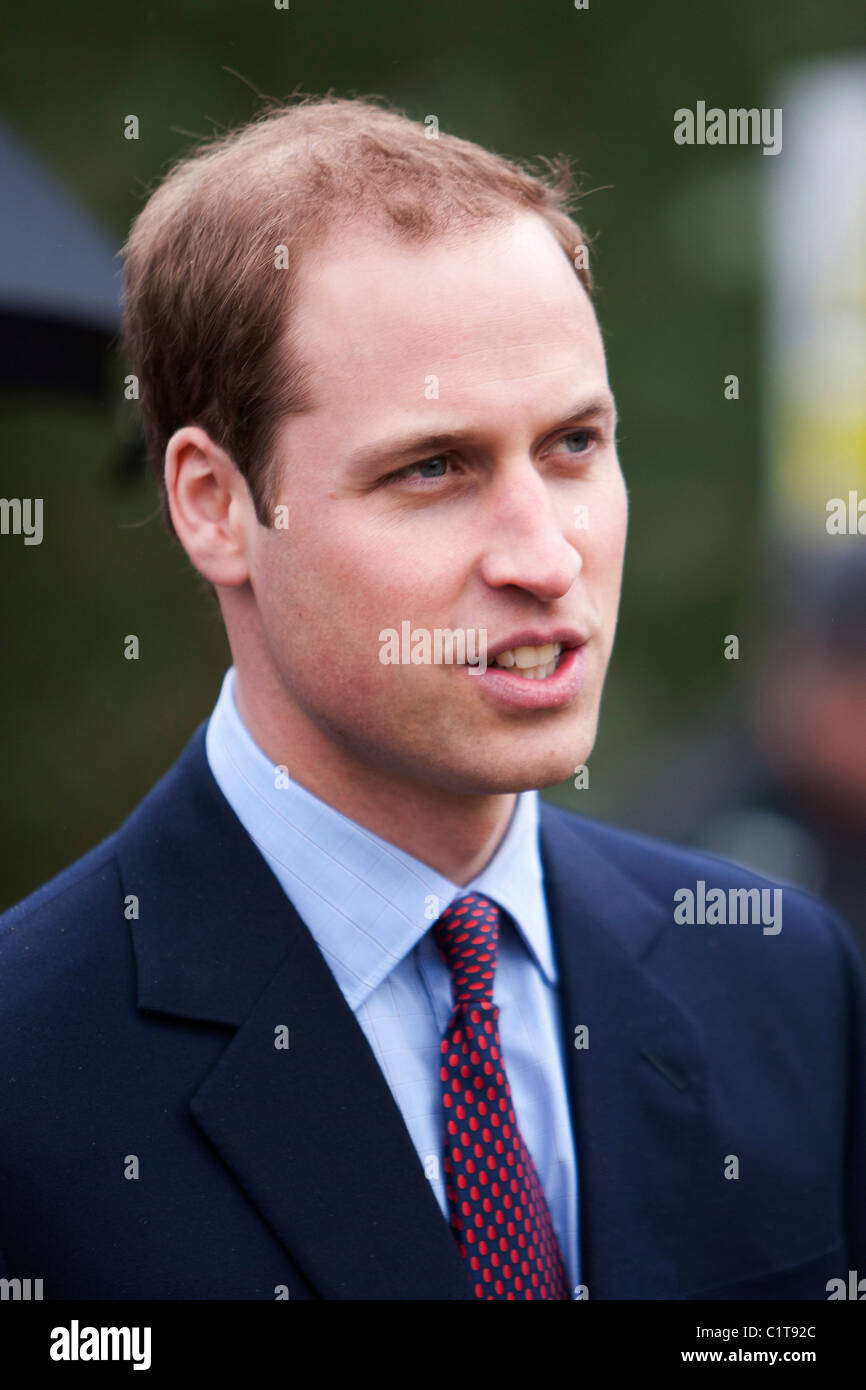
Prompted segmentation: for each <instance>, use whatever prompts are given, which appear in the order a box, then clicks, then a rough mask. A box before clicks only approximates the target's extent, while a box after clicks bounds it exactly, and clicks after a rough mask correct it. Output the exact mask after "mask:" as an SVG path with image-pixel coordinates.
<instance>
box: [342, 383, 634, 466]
mask: <svg viewBox="0 0 866 1390" xmlns="http://www.w3.org/2000/svg"><path fill="white" fill-rule="evenodd" d="M579 420H580V421H583V420H607V421H609V422H610V425H611V428H614V427H615V426H616V421H617V413H616V404H615V402H614V398H613V396H612V395H610V394H608V393H605V394H604V395H601V396H593V397H592V398H590V399H583V400H579V401H577V402H576V404H575V405H573V406H572V408H571V409H570V410H566V411H565V413H564V414H563V415H561V416H560V417H559V419H558V421H557V423H556V424H554V425H551V426H550V428H551V429H557V428H562V426H563V425H568V424H570V423H572V422H575V421H579ZM477 433H478V432H477V430H475V429H466V430H439V431H437V432H436V433H435V434H405V435H397V436H394V437H393V438H391V439H383V440H381V441H380V442H379V443H377V444H364V445H363V446H362V447H361V448H360V449H356V450H355V452H354V453H353V454H350V456H349V459H348V461H347V463H346V469H347V471H348V472H352V473H363V472H365V471H366V470H367V469H368V468H371V467H373V466H376V465H378V466H380V467H390V466H394V465H397V466H399V464H400V463H401V462H403V461H407V462H412V461H413V460H418V459H422V458H424V457H425V456H426V457H430V456H431V455H432V454H435V453H436V452H441V451H442V450H443V449H453V448H455V447H457V446H458V445H460V444H466V443H467V442H468V441H469V442H471V441H472V440H473V439H474V438H476V437H477Z"/></svg>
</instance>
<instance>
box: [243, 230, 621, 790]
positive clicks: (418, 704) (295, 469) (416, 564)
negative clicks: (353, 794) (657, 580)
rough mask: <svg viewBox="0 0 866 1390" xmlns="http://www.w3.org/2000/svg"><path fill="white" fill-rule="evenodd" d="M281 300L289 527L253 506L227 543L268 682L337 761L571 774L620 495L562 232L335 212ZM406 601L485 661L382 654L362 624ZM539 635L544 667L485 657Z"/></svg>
mask: <svg viewBox="0 0 866 1390" xmlns="http://www.w3.org/2000/svg"><path fill="white" fill-rule="evenodd" d="M297 314H298V323H299V332H300V342H301V344H302V351H303V353H304V356H305V358H306V359H307V360H308V361H309V362H310V363H312V364H314V378H313V391H314V394H315V396H316V400H317V404H316V408H315V409H313V410H311V411H309V412H307V413H305V414H303V415H300V416H295V417H292V418H290V419H288V420H286V421H285V423H284V425H283V427H282V429H281V433H280V435H279V439H278V446H277V463H278V466H279V469H280V473H279V485H278V488H277V501H278V503H280V504H285V505H286V506H287V507H288V509H289V513H288V515H289V525H288V529H280V528H279V527H277V528H268V527H261V528H260V529H259V530H258V531H257V533H256V536H255V542H254V550H253V554H252V555H251V556H250V561H251V582H252V587H253V592H254V594H255V599H256V604H257V609H258V614H259V617H260V621H261V624H262V630H263V635H264V639H265V644H266V647H267V650H268V653H269V659H270V661H271V662H272V663H273V668H274V673H275V678H276V680H277V681H278V683H279V687H278V688H279V689H280V696H281V700H285V699H287V700H288V701H289V703H290V706H291V707H294V709H295V710H296V711H298V712H300V713H299V717H300V718H301V725H302V727H303V724H304V723H305V722H307V721H309V722H311V723H312V725H314V726H315V728H316V729H317V730H318V731H319V733H320V734H324V735H325V736H326V737H327V738H328V740H329V741H330V742H331V743H336V744H337V746H338V747H339V749H340V751H341V756H343V757H345V756H346V755H349V757H350V758H351V759H352V760H353V761H357V764H358V774H359V776H363V768H364V766H369V765H370V764H373V765H375V766H376V767H377V768H378V769H380V770H386V771H389V772H392V773H393V774H394V775H395V777H398V778H401V779H406V778H409V779H411V780H413V781H416V782H419V783H426V784H428V785H430V786H437V787H444V788H448V789H449V790H452V791H458V792H470V793H491V792H510V791H519V790H523V789H525V788H527V787H536V786H545V785H550V784H552V783H554V782H557V781H561V780H562V779H564V778H566V777H568V776H570V775H572V774H573V771H574V769H575V767H576V766H577V765H578V764H581V763H583V762H585V761H586V760H587V758H588V756H589V753H590V750H591V748H592V745H593V742H594V738H595V730H596V723H597V718H598V708H599V700H600V697H601V690H602V684H603V681H604V676H605V671H606V668H607V664H608V659H609V657H610V652H611V646H612V644H613V637H614V628H615V625H616V616H617V608H618V603H619V592H620V578H621V570H622V560H623V549H624V544H625V533H626V516H627V503H626V492H625V485H624V483H623V478H622V474H621V472H620V468H619V463H618V460H617V455H616V449H615V442H614V417H613V402H612V398H611V394H610V388H609V385H608V381H607V371H606V367H605V360H604V350H603V347H602V342H601V338H600V335H599V330H598V326H597V323H596V319H595V314H594V312H593V309H592V306H591V304H590V301H589V299H588V297H587V295H586V293H585V291H584V290H583V288H582V286H581V285H580V283H579V281H578V280H577V278H576V276H575V274H574V271H573V270H572V268H571V266H570V265H569V263H568V261H567V259H566V257H565V256H564V254H563V252H562V250H561V248H560V247H559V245H558V244H557V242H556V241H555V239H554V238H553V236H552V234H551V233H550V232H549V231H548V229H547V228H546V226H545V225H544V223H543V222H542V221H541V220H540V219H539V218H537V217H536V216H535V215H534V214H528V215H522V216H519V217H517V218H516V219H514V220H513V221H511V222H508V223H503V224H494V225H491V226H488V227H487V228H486V229H485V230H484V232H483V234H481V235H479V236H477V237H476V238H474V239H461V240H451V241H447V242H446V241H442V242H437V243H436V244H434V245H431V246H427V247H416V246H405V245H402V244H392V243H391V242H389V241H388V240H387V239H386V238H385V236H384V234H382V233H378V232H376V231H375V230H373V229H370V230H368V231H367V232H365V233H364V234H363V235H358V234H357V233H356V232H355V231H354V230H353V231H352V232H351V234H347V235H346V237H345V240H344V241H343V242H340V241H337V240H333V241H332V242H331V243H330V244H328V245H326V246H324V247H323V248H321V249H320V251H319V252H318V254H317V256H316V258H315V260H314V261H311V262H308V263H307V264H306V265H305V266H304V268H303V271H302V275H301V286H300V300H299V303H298V308H297ZM405 622H408V624H409V625H410V628H411V630H412V631H417V630H419V629H426V630H427V631H429V632H430V633H431V635H432V634H433V633H434V632H435V630H436V629H437V628H438V629H451V630H455V629H463V630H464V631H466V630H469V629H474V630H476V631H477V630H482V629H483V630H486V642H487V649H488V653H489V655H488V657H487V661H488V663H489V664H488V669H487V671H486V673H484V674H483V675H479V674H472V673H471V672H470V668H469V667H468V666H466V665H455V664H447V663H442V664H422V665H415V664H383V663H382V661H381V660H380V652H381V651H382V649H383V643H382V641H381V640H380V633H381V632H382V631H383V630H384V629H394V630H396V631H397V632H398V633H400V632H401V625H402V624H403V623H405ZM557 633H561V634H563V635H564V637H565V645H564V650H563V652H562V654H561V655H560V656H559V658H558V663H557V670H556V671H555V672H554V673H553V674H552V675H547V676H546V677H542V678H541V679H537V680H533V679H530V678H529V677H527V676H523V675H519V674H517V670H518V669H521V668H520V667H518V666H509V667H508V668H507V669H505V668H503V667H500V666H498V665H497V664H496V663H495V660H494V654H495V653H496V652H497V651H498V650H499V649H500V648H501V647H502V646H504V645H506V644H507V645H508V646H510V647H512V648H515V647H524V648H525V647H527V646H535V645H542V644H543V642H544V639H546V638H547V637H550V636H555V635H556V634H557ZM576 643H579V644H580V649H579V650H574V649H573V648H574V644H576ZM446 650H447V648H446ZM516 655H517V660H518V662H522V661H525V660H528V659H530V658H532V656H533V654H532V653H531V652H530V653H527V652H526V651H522V652H521V651H518V652H517V653H516ZM535 655H536V656H539V657H540V658H541V660H542V662H544V661H546V662H547V663H548V664H547V666H546V667H545V669H547V670H549V669H550V660H551V654H550V653H549V652H548V653H544V652H542V653H536V654H535ZM503 660H504V661H506V662H507V661H508V656H507V655H506V656H505V657H504V658H503Z"/></svg>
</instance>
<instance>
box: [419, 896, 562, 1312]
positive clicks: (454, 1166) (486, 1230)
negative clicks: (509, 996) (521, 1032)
mask: <svg viewBox="0 0 866 1390" xmlns="http://www.w3.org/2000/svg"><path fill="white" fill-rule="evenodd" d="M499 917H500V914H499V908H498V907H497V906H496V904H495V903H493V902H491V901H490V899H489V898H485V897H483V896H482V894H480V893H466V894H465V895H464V896H463V897H462V898H457V899H456V900H455V901H454V902H453V903H452V904H451V906H450V907H449V908H447V909H446V911H445V912H443V914H442V916H441V917H440V918H439V920H438V921H437V922H436V923H435V924H434V927H433V934H434V937H435V939H436V943H437V945H438V947H439V950H440V951H441V953H442V955H443V957H444V959H445V963H446V964H447V966H448V968H449V970H450V971H451V983H452V988H453V992H454V1012H453V1013H452V1015H451V1019H450V1021H449V1024H448V1027H447V1028H446V1030H445V1036H444V1037H443V1039H442V1043H441V1054H442V1058H441V1067H440V1070H439V1075H440V1077H441V1080H442V1104H443V1107H444V1112H445V1140H444V1168H445V1186H446V1191H447V1193H448V1207H449V1210H450V1213H451V1227H452V1229H453V1231H454V1235H455V1236H456V1238H457V1244H458V1247H459V1249H460V1254H461V1255H462V1257H463V1259H464V1261H465V1263H466V1268H467V1269H468V1271H469V1276H470V1278H471V1280H472V1286H473V1288H474V1290H475V1294H476V1296H477V1297H478V1298H486V1299H491V1298H492V1299H499V1298H501V1299H522V1298H526V1299H536V1298H560V1299H562V1298H568V1297H569V1287H568V1280H567V1278H566V1274H565V1268H564V1265H563V1260H562V1254H561V1252H560V1249H559V1244H558V1242H557V1239H556V1233H555V1231H554V1229H553V1222H552V1221H551V1219H550V1211H549V1209H548V1206H547V1202H546V1200H545V1197H544V1192H543V1190H542V1187H541V1183H540V1181H539V1178H538V1174H537V1172H536V1171H535V1164H534V1163H533V1161H532V1155H531V1154H530V1152H529V1150H528V1149H527V1147H526V1144H525V1143H524V1142H523V1135H522V1134H521V1133H520V1130H519V1128H518V1125H517V1120H516V1118H515V1115H514V1104H513V1101H512V1099H511V1087H510V1086H509V1084H508V1078H507V1077H506V1075H505V1062H504V1060H503V1057H502V1044H501V1042H500V1038H499V1009H498V1008H497V1007H496V1005H495V1004H494V1002H493V976H494V974H495V971H496V950H497V944H498V939H499Z"/></svg>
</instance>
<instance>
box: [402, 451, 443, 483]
mask: <svg viewBox="0 0 866 1390" xmlns="http://www.w3.org/2000/svg"><path fill="white" fill-rule="evenodd" d="M440 464H441V465H442V466H443V467H445V468H447V467H448V460H447V458H445V457H444V455H442V454H440V455H439V456H438V458H434V459H425V460H424V462H423V463H413V465H412V469H411V471H412V472H414V471H415V469H421V468H437V467H439V465H440ZM422 476H423V477H425V478H441V477H442V476H443V474H442V473H425V474H423V475H422Z"/></svg>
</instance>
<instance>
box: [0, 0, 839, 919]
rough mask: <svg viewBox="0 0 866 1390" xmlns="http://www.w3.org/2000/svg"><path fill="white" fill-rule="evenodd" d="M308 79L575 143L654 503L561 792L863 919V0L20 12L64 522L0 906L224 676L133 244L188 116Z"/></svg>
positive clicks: (2, 265)
mask: <svg viewBox="0 0 866 1390" xmlns="http://www.w3.org/2000/svg"><path fill="white" fill-rule="evenodd" d="M295 89H300V90H302V91H306V92H322V91H325V90H328V89H332V90H333V91H334V92H335V93H336V94H338V95H343V96H345V95H352V94H353V93H355V94H369V93H379V94H382V95H384V96H386V97H388V98H389V99H391V100H392V101H393V102H395V103H396V104H397V105H399V106H401V107H403V108H404V109H405V110H406V111H407V113H408V114H409V115H410V116H413V117H415V118H416V119H418V120H421V121H423V119H424V117H425V116H426V115H428V114H431V113H432V114H435V115H436V116H437V117H438V120H439V123H440V127H441V128H442V129H443V130H444V131H449V132H453V133H456V134H459V135H462V136H466V137H468V138H471V139H475V140H477V141H479V142H481V143H482V144H484V145H488V146H490V147H492V148H493V149H495V150H497V151H498V152H500V153H503V154H506V155H510V156H513V157H517V158H533V157H535V156H538V155H542V154H543V155H547V156H553V155H556V154H558V153H565V154H568V155H569V156H570V157H571V158H572V161H573V165H574V167H575V169H576V170H577V171H578V172H579V173H580V174H581V176H582V177H581V182H582V185H583V187H584V189H585V190H587V193H588V196H587V197H586V198H585V201H584V203H583V205H582V209H581V213H580V214H579V215H580V216H581V219H582V222H583V224H584V226H585V228H586V229H587V231H588V232H589V234H590V236H591V237H592V238H593V258H592V266H593V272H594V275H595V278H596V281H597V285H598V292H597V299H596V306H597V311H598V314H599V317H600V321H601V324H602V329H603V332H604V336H605V341H606V345H607V352H608V364H609V370H610V377H611V381H612V384H613V387H614V391H615V393H616V396H617V401H618V406H619V411H620V415H621V420H622V425H621V434H620V458H621V462H622V465H623V470H624V472H625V475H626V479H627V482H628V485H629V490H630V499H631V523H630V526H631V531H630V541H629V552H628V558H627V563H626V574H625V584H624V592H623V603H622V611H621V618H620V627H619V635H618V638H617V647H616V650H615V653H614V660H613V664H612V667H611V674H610V676H609V679H608V684H607V689H606V695H605V700H604V703H603V713H602V722H601V728H600V734H599V740H598V744H597V747H596V749H595V752H594V753H593V756H592V759H591V763H590V766H589V785H588V786H581V787H580V789H578V788H576V787H575V786H573V785H572V784H571V783H564V784H562V785H561V786H559V787H557V788H553V789H551V790H550V791H548V792H546V793H545V795H546V796H549V797H550V798H551V799H552V800H554V801H557V802H559V803H561V804H564V805H568V806H571V807H572V808H574V809H576V810H578V811H581V812H584V813H586V814H588V815H592V816H600V817H602V818H604V819H609V820H612V821H615V822H618V823H620V824H622V825H626V826H629V827H632V828H635V829H638V830H642V831H645V832H646V833H649V834H653V835H661V836H666V837H671V838H676V839H678V840H680V841H682V842H684V843H689V844H694V845H701V846H703V847H705V848H709V849H711V850H714V851H715V852H717V853H720V854H723V855H726V856H728V857H732V858H735V859H737V860H739V861H740V862H742V863H744V864H747V865H749V866H750V867H756V868H759V869H761V870H762V871H763V872H766V873H770V874H771V875H773V876H774V877H776V878H778V879H779V881H781V882H796V883H800V884H802V885H803V886H805V887H807V888H808V889H810V891H813V892H817V893H819V894H821V895H823V896H825V897H826V898H827V899H828V900H829V901H831V902H832V903H834V904H835V905H836V906H837V907H839V909H840V910H841V911H843V912H844V913H845V914H846V915H847V916H848V919H849V920H850V921H851V923H852V925H853V926H854V927H855V929H856V930H857V931H858V932H859V933H860V939H861V941H862V942H863V944H864V946H866V914H864V910H863V903H864V890H866V879H864V865H866V561H864V554H866V389H864V388H866V32H864V24H863V10H862V5H861V4H860V3H859V0H762V3H760V4H755V3H754V0H728V3H726V4H725V5H716V4H710V3H708V0H701V2H700V3H695V0H661V3H648V2H644V3H641V0H590V4H589V7H588V8H587V9H583V10H578V9H576V8H575V6H574V4H573V2H572V0H555V2H552V0H535V3H533V4H532V5H527V4H523V3H518V0H499V3H497V4H491V3H489V2H488V0H478V3H476V4H474V5H466V4H465V3H463V2H461V3H455V0H438V3H437V4H436V5H435V6H407V5H405V3H400V0H369V3H366V4H359V3H357V0H355V2H354V3H352V2H351V0H342V3H341V2H340V0H317V2H316V3H313V0H291V3H290V7H289V8H287V9H277V8H276V6H275V5H274V4H273V3H269V0H256V3H253V0H231V3H229V0H207V3H205V0H181V3H179V4H177V3H176V4H166V3H162V2H161V3H155V4H147V3H145V4H141V5H137V6H127V7H124V8H123V10H122V11H118V8H117V6H116V5H115V4H113V3H109V0H79V3H78V4H77V5H76V6H75V7H74V10H72V9H67V8H64V7H63V6H61V5H60V4H51V3H49V4H46V5H40V6H38V7H35V8H33V9H31V10H29V11H27V10H24V9H23V8H21V9H18V10H17V12H16V13H15V14H14V15H13V16H12V17H11V18H10V19H9V20H7V25H6V35H5V41H4V45H3V49H2V54H0V93H2V96H0V192H2V209H3V210H2V217H0V224H2V230H0V252H2V255H0V441H2V452H0V458H2V484H0V492H2V495H3V497H4V498H7V499H11V498H42V499H43V502H44V537H43V540H42V543H41V544H40V545H25V544H24V539H23V537H22V536H21V535H15V534H5V535H0V605H2V608H0V614H2V642H3V648H2V652H3V674H2V694H3V700H4V718H3V721H2V727H0V758H2V769H3V775H2V788H0V822H2V824H0V834H2V843H3V853H2V856H0V859H2V863H0V908H2V907H5V906H8V905H9V904H11V903H12V902H14V901H16V900H17V899H18V898H20V897H22V896H23V895H24V894H25V893H26V892H28V891H30V890H31V889H33V888H34V887H36V886H37V885H38V884H40V883H41V882H43V881H44V880H45V879H47V878H48V877H49V876H51V875H52V874H54V873H55V872H56V871H58V870H59V869H60V868H62V867H63V866H65V865H66V864H68V863H70V862H71V861H72V860H73V859H74V858H76V857H77V856H78V855H80V854H81V853H83V852H84V851H85V850H87V849H88V848H90V847H91V846H92V845H93V844H95V843H96V842H97V841H98V840H99V839H101V838H103V837H104V836H105V835H107V834H109V833H110V832H111V831H112V830H114V829H115V828H116V827H117V825H118V824H119V823H120V821H121V820H122V819H123V817H124V816H125V815H126V814H127V813H128V812H129V811H130V810H131V809H132V807H133V806H134V805H135V804H136V802H137V801H138V800H139V799H140V798H141V797H142V796H143V795H144V793H145V792H146V791H147V790H148V789H149V788H150V786H151V785H152V784H153V783H154V781H155V780H156V779H157V777H158V776H159V775H160V774H161V773H162V772H163V771H164V769H165V768H166V767H167V766H168V765H169V763H170V762H171V761H172V760H173V759H174V758H175V756H176V755H177V754H178V752H179V751H180V749H181V748H182V747H183V745H184V744H185V742H186V741H187V738H188V737H189V735H190V734H191V732H192V731H193V729H194V728H195V726H196V725H197V724H198V723H199V722H200V721H201V720H202V719H204V718H206V717H207V715H208V713H209V712H210V709H211V707H212V705H213V702H214V700H215V698H216V695H217V693H218V689H219V683H220V680H221V677H222V674H223V672H224V670H225V668H226V666H227V665H228V662H229V652H228V647H227V644H226V642H225V638H224V635H223V631H222V626H221V623H220V620H219V615H218V612H217V610H216V607H215V605H214V604H213V602H212V601H211V600H210V599H209V598H208V597H207V596H206V594H205V592H204V589H203V586H202V585H201V583H200V582H199V581H198V579H197V577H196V575H195V574H194V572H193V571H192V569H191V567H190V566H189V564H188V562H187V560H186V557H185V556H184V554H183V552H182V551H181V550H180V548H179V547H177V546H176V545H175V544H173V543H172V542H171V541H170V540H169V539H168V537H167V535H166V534H165V532H164V529H163V525H162V522H161V520H160V516H159V511H158V504H157V494H156V489H155V485H154V483H153V480H152V479H151V477H150V475H149V473H148V472H147V470H146V468H145V466H144V463H143V455H142V453H141V449H140V446H139V443H138V436H137V430H136V421H135V415H134V412H135V410H136V406H135V404H134V403H133V402H129V401H127V400H125V398H124V389H123V376H124V364H123V362H122V360H121V359H120V357H119V355H118V352H117V343H116V337H115V335H116V330H117V325H118V317H119V296H120V262H119V260H118V259H117V252H118V250H119V248H120V246H121V244H122V242H123V239H124V237H125V234H126V231H127V228H128V226H129V223H130V221H131V219H132V217H133V216H134V215H135V213H136V212H137V211H138V209H139V208H140V206H141V205H142V202H143V200H144V198H145V197H146V193H147V190H148V187H149V186H150V185H151V184H152V182H153V181H154V180H155V179H156V178H157V177H158V176H159V174H160V172H161V171H162V170H164V169H165V167H166V164H167V162H168V161H170V160H171V159H173V158H174V157H176V156H177V155H178V154H180V153H181V152H183V151H184V150H185V149H187V148H188V146H189V144H190V143H191V139H192V138H194V137H195V136H202V135H209V134H211V133H212V132H213V131H214V130H221V129H224V128H227V127H231V126H234V125H236V124H238V123H240V122H243V121H244V120H246V119H248V118H249V117H250V116H252V115H253V114H254V112H255V111H256V110H257V109H258V106H259V104H260V103H259V101H258V99H257V97H256V95H255V92H256V91H259V92H262V93H266V94H268V95H269V96H275V97H280V98H287V97H289V96H290V94H291V93H292V91H293V90H295ZM699 101H703V102H705V103H706V105H707V107H712V106H718V107H721V108H723V109H727V108H729V107H757V108H776V107H781V108H782V110H783V113H784V114H783V127H782V129H783V146H782V151H781V153H779V154H777V155H765V154H763V152H762V149H761V147H760V146H759V145H758V146H737V145H729V146H724V145H722V146H715V147H710V146H706V145H705V146H698V145H693V146H685V145H678V144H676V143H675V141H674V138H673V132H674V112H675V110H677V109H678V108H682V107H687V108H690V109H692V110H694V109H695V107H696V105H697V103H698V102H699ZM129 115H135V116H136V117H137V118H138V122H139V138H138V139H137V140H129V139H126V138H125V137H124V126H125V120H126V118H127V117H128V116H129ZM732 377H735V378H736V383H733V382H732V381H731V378H732ZM833 499H838V506H836V505H835V504H833ZM861 502H862V511H860V510H859V507H860V503H861ZM828 504H830V511H829V512H828ZM860 517H862V532H861V531H858V529H857V525H858V519H859V518H860ZM828 526H829V527H830V528H831V529H830V530H828ZM128 633H136V634H138V636H139V638H140V642H141V656H140V660H139V661H137V662H136V661H126V660H124V659H123V639H124V637H125V635H126V634H128ZM732 638H736V639H737V642H736V643H734V642H732V641H731V639H732ZM737 646H738V650H737ZM578 780H579V781H581V782H582V781H584V780H585V779H584V778H580V779H578Z"/></svg>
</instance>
